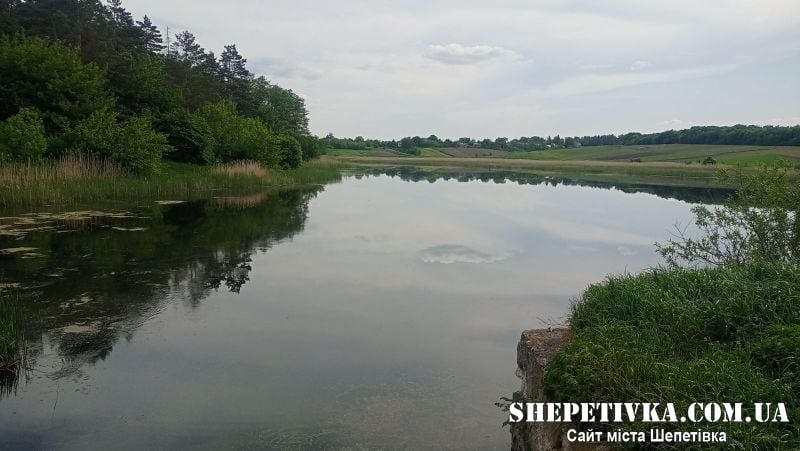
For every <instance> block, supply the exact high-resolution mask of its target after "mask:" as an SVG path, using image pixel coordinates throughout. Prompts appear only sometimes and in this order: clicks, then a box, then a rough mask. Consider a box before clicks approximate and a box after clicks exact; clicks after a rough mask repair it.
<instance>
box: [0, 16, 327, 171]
mask: <svg viewBox="0 0 800 451" xmlns="http://www.w3.org/2000/svg"><path fill="white" fill-rule="evenodd" d="M246 63H247V60H246V59H245V58H244V57H243V56H242V55H241V54H240V53H239V51H238V50H237V48H236V45H235V44H231V45H227V46H225V48H224V50H223V51H222V52H221V53H220V54H219V56H217V55H215V54H214V52H212V51H206V50H205V49H204V48H203V47H202V46H201V45H200V44H199V43H198V42H197V40H196V38H195V36H194V35H193V34H192V33H190V32H189V31H182V32H180V33H178V34H177V35H175V36H171V35H167V34H162V32H161V30H159V29H158V28H157V27H156V26H155V25H154V24H153V23H152V22H151V20H150V19H149V18H148V17H147V16H144V17H143V18H142V19H141V20H135V19H134V17H133V16H132V15H131V14H130V13H129V12H128V11H127V10H126V9H125V8H124V7H123V6H122V4H121V2H120V0H110V1H109V2H108V4H103V3H102V2H100V1H99V0H28V1H20V0H11V1H4V2H2V3H0V162H4V161H36V160H43V159H47V158H55V157H59V156H60V155H63V154H64V153H67V152H75V151H78V152H86V153H92V154H94V155H98V156H101V157H107V158H110V159H112V160H114V161H116V162H118V163H119V164H121V165H122V166H124V167H126V168H128V169H130V170H131V171H133V172H136V173H142V174H148V173H154V172H157V171H158V169H159V167H160V163H161V160H162V158H167V159H170V160H174V161H179V162H191V163H197V164H208V163H213V162H219V161H221V162H225V161H231V160H238V159H249V160H256V161H259V162H261V163H263V164H265V165H267V166H284V167H296V166H298V165H300V163H301V162H302V161H303V160H305V159H310V158H313V157H314V156H316V155H317V154H318V153H319V152H320V151H321V150H322V149H321V144H320V142H319V140H318V139H316V138H315V137H313V136H311V135H310V133H309V130H308V111H307V110H306V107H305V102H304V101H303V99H302V98H301V97H299V96H298V95H297V94H295V93H294V92H292V91H291V90H288V89H284V88H281V87H280V86H277V85H275V84H272V83H271V82H270V81H268V80H267V79H265V78H264V77H258V76H256V75H254V74H253V73H252V72H250V71H249V70H248V68H247V64H246Z"/></svg>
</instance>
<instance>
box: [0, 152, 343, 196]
mask: <svg viewBox="0 0 800 451" xmlns="http://www.w3.org/2000/svg"><path fill="white" fill-rule="evenodd" d="M338 178H339V166H335V165H330V164H327V163H317V162H310V163H307V164H305V165H303V166H302V167H300V168H298V169H292V170H281V169H273V170H268V169H266V168H264V167H263V166H261V165H260V164H258V163H256V162H252V161H238V162H231V163H227V164H220V165H216V166H198V165H192V164H181V163H171V162H165V163H164V164H163V167H162V170H161V172H160V173H158V174H156V175H152V176H149V177H139V176H135V175H132V174H129V173H128V172H127V171H125V170H124V169H123V168H121V167H120V166H118V165H116V164H114V163H113V162H110V161H107V160H103V159H100V158H97V157H93V156H90V155H81V154H70V155H65V156H64V157H63V158H61V159H59V160H56V161H50V162H44V163H39V164H21V163H16V164H8V165H3V166H0V206H4V207H16V206H19V207H31V206H57V207H60V206H76V205H86V204H90V203H91V204H95V203H98V202H117V201H134V200H154V201H155V200H165V199H168V200H173V199H180V200H191V199H201V198H208V197H215V196H222V195H249V194H254V193H257V192H259V191H263V190H265V189H268V188H273V187H286V186H294V185H303V184H309V183H327V182H329V181H334V180H338Z"/></svg>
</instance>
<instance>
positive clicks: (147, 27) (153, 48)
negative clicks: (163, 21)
mask: <svg viewBox="0 0 800 451" xmlns="http://www.w3.org/2000/svg"><path fill="white" fill-rule="evenodd" d="M136 26H137V27H139V30H141V33H142V39H143V40H144V47H145V49H146V50H147V51H148V52H153V53H161V52H162V51H163V50H164V38H162V37H161V32H160V31H159V30H158V27H157V26H155V25H153V22H151V21H150V18H149V17H147V16H144V18H143V19H142V20H140V21H136Z"/></svg>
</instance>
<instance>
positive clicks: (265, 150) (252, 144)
mask: <svg viewBox="0 0 800 451" xmlns="http://www.w3.org/2000/svg"><path fill="white" fill-rule="evenodd" d="M198 114H199V115H200V116H201V117H202V118H203V119H204V120H205V121H206V123H208V126H209V127H210V129H211V135H212V137H213V139H214V143H215V152H214V153H215V154H216V156H217V158H218V159H219V160H220V161H222V162H229V161H235V160H254V161H258V162H259V163H261V164H263V165H265V166H275V165H277V164H279V163H280V162H281V154H280V152H279V150H280V149H279V148H278V147H276V146H273V145H270V138H271V133H270V132H269V129H268V128H267V126H266V125H264V123H262V122H261V121H260V120H259V119H256V118H251V117H244V116H241V115H239V114H238V113H237V110H236V105H234V104H233V103H232V102H222V103H206V104H205V105H203V106H202V107H201V108H200V110H199V111H198Z"/></svg>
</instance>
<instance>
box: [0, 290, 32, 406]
mask: <svg viewBox="0 0 800 451" xmlns="http://www.w3.org/2000/svg"><path fill="white" fill-rule="evenodd" d="M23 327H24V315H23V312H22V305H21V303H20V300H19V298H18V297H17V296H15V295H12V294H6V293H2V292H0V396H3V395H5V394H7V393H8V392H10V391H12V390H13V389H14V388H15V387H16V384H17V380H18V379H19V374H20V371H21V370H22V369H23V367H24V366H25V356H26V348H25V337H24V334H23Z"/></svg>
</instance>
